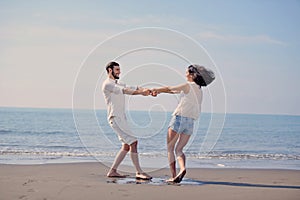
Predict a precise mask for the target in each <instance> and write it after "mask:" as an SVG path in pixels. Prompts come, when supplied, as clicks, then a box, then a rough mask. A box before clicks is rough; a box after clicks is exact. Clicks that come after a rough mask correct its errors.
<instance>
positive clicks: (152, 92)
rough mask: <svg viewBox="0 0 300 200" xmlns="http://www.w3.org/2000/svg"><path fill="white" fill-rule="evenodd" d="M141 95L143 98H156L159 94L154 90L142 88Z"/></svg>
mask: <svg viewBox="0 0 300 200" xmlns="http://www.w3.org/2000/svg"><path fill="white" fill-rule="evenodd" d="M141 94H142V95H143V96H149V95H151V96H153V97H156V96H157V95H158V94H159V92H158V91H157V90H156V89H149V88H143V89H142V92H141Z"/></svg>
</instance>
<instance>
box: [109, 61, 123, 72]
mask: <svg viewBox="0 0 300 200" xmlns="http://www.w3.org/2000/svg"><path fill="white" fill-rule="evenodd" d="M114 66H120V65H119V63H117V62H114V61H111V62H109V63H108V64H107V65H106V71H107V73H108V69H109V68H110V69H111V70H113V69H114Z"/></svg>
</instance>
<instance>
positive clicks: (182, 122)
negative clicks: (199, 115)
mask: <svg viewBox="0 0 300 200" xmlns="http://www.w3.org/2000/svg"><path fill="white" fill-rule="evenodd" d="M194 121H195V120H194V119H193V118H189V117H183V116H180V115H174V116H172V118H171V121H170V124H169V127H168V128H170V129H172V130H173V131H175V132H177V133H184V134H187V135H192V134H193V130H194Z"/></svg>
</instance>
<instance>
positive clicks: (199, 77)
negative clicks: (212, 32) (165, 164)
mask: <svg viewBox="0 0 300 200" xmlns="http://www.w3.org/2000/svg"><path fill="white" fill-rule="evenodd" d="M186 78H187V83H184V84H182V85H178V86H173V87H161V88H154V89H152V95H154V96H155V95H157V94H159V93H170V94H178V93H183V96H182V98H181V99H180V102H179V104H178V106H177V108H176V109H175V111H174V113H173V114H172V119H171V121H170V124H169V127H168V136H167V144H168V159H169V166H170V171H171V175H172V178H170V179H168V180H167V182H174V183H180V182H181V181H182V179H183V177H184V175H185V174H186V168H185V162H186V158H185V155H184V153H183V148H184V147H185V145H186V144H187V143H188V141H189V139H190V136H191V134H192V133H193V128H194V121H195V120H197V119H198V117H199V115H200V111H201V103H202V89H201V87H202V86H207V85H208V84H210V83H211V82H212V81H213V80H214V79H215V76H214V73H213V72H212V71H210V70H208V69H206V68H204V67H202V66H199V65H190V66H189V67H188V69H187V70H186ZM174 151H175V154H176V156H177V160H178V163H179V166H180V171H179V173H178V174H177V173H176V159H175V154H174Z"/></svg>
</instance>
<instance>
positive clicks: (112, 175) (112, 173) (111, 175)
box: [106, 171, 127, 178]
mask: <svg viewBox="0 0 300 200" xmlns="http://www.w3.org/2000/svg"><path fill="white" fill-rule="evenodd" d="M106 176H107V177H109V178H126V177H127V176H126V175H122V174H119V173H118V172H113V171H110V172H108V174H107V175H106Z"/></svg>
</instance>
